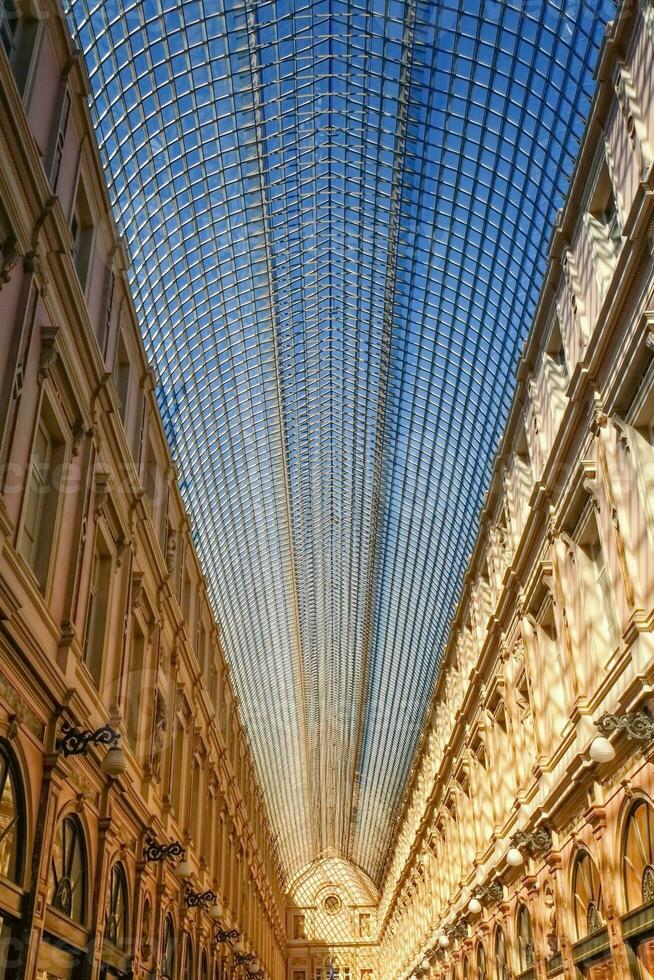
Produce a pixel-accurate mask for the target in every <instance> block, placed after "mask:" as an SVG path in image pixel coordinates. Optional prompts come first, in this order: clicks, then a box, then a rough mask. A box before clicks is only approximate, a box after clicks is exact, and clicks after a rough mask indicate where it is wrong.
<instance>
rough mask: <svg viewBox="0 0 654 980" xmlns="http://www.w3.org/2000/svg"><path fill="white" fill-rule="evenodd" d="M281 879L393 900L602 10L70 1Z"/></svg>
mask: <svg viewBox="0 0 654 980" xmlns="http://www.w3.org/2000/svg"><path fill="white" fill-rule="evenodd" d="M69 2H70V9H69V11H68V13H69V16H70V18H71V21H72V23H73V26H74V30H75V32H76V36H77V38H78V43H79V44H80V47H81V48H82V49H83V51H84V54H85V56H86V60H87V64H88V69H89V74H90V78H91V83H92V89H93V113H94V120H95V125H96V128H97V135H98V140H99V143H100V147H101V153H102V159H103V162H104V167H105V172H106V177H107V180H108V184H109V188H110V193H111V197H112V200H113V202H114V206H115V213H116V217H117V220H118V224H119V226H120V228H121V231H123V232H124V234H125V236H126V239H127V241H128V244H129V248H130V251H131V255H132V258H133V268H132V273H131V275H132V283H133V288H134V293H135V297H136V304H137V311H138V315H139V318H140V322H141V325H142V329H143V334H144V337H145V341H146V346H147V349H148V353H149V356H150V358H151V359H152V361H153V363H154V366H155V368H156V371H157V374H158V378H159V381H160V387H159V399H160V405H161V409H162V413H163V417H164V422H165V426H166V431H167V435H168V438H169V440H170V443H171V446H172V448H173V452H174V454H175V456H176V458H177V460H178V463H179V466H180V470H181V474H182V482H183V492H184V494H185V498H186V502H187V505H188V507H189V510H190V512H191V514H192V517H193V519H194V533H195V543H196V546H197V548H198V550H199V553H200V555H201V558H202V561H203V564H204V568H205V571H206V573H207V576H208V579H209V581H210V583H211V589H212V594H213V600H214V603H215V608H216V612H217V615H218V617H219V619H220V621H221V623H222V626H223V629H224V634H225V639H226V648H227V655H228V657H229V660H230V663H231V666H232V669H233V673H234V676H235V682H236V687H237V691H238V694H239V696H240V702H241V710H242V714H243V716H244V721H245V723H246V727H247V731H248V735H249V738H250V741H251V743H252V747H253V750H254V754H255V760H256V764H257V767H258V774H259V777H260V780H261V783H262V785H263V787H264V792H265V797H266V799H267V804H268V807H269V812H270V816H271V819H272V823H273V826H274V829H275V830H276V833H277V835H278V839H279V846H280V852H281V856H282V859H283V861H284V864H285V868H286V871H287V874H288V875H289V877H290V876H292V875H293V874H295V873H296V872H297V871H298V869H300V868H302V867H303V866H305V865H306V864H307V863H308V862H310V861H311V860H313V859H315V858H316V857H317V856H320V855H324V854H338V855H341V856H343V857H344V858H346V859H348V860H351V861H353V862H354V863H356V864H357V865H359V866H360V867H362V868H363V869H365V871H366V872H368V873H369V874H370V875H371V877H372V878H373V880H375V881H377V882H379V880H380V877H381V875H382V872H383V867H384V861H385V856H386V854H387V851H388V847H389V843H390V842H391V841H392V834H393V827H394V820H395V818H396V816H397V813H398V808H399V805H400V803H401V799H402V793H403V788H404V786H405V784H406V780H407V776H408V773H409V770H410V767H411V762H412V758H413V755H414V752H415V747H416V743H417V739H418V737H419V734H420V731H421V727H422V725H423V723H424V718H425V714H426V709H427V706H428V703H429V700H430V695H431V692H432V689H433V685H434V680H435V677H436V673H437V670H438V664H439V655H440V651H441V649H442V646H443V643H444V640H445V637H446V634H447V629H448V625H449V620H450V616H451V612H452V608H453V605H454V603H455V601H456V599H457V595H458V591H459V586H460V581H461V578H462V573H463V571H464V568H465V564H466V557H467V556H468V554H469V552H470V549H471V546H472V543H473V540H474V537H475V533H476V528H477V513H478V509H479V506H480V502H481V499H482V495H483V491H484V488H485V485H486V483H487V479H488V474H489V468H490V461H491V457H492V452H493V448H494V446H495V444H496V442H497V438H498V434H499V432H500V430H501V426H502V424H503V421H504V420H505V418H506V414H507V410H508V405H509V399H510V395H511V391H512V385H513V381H512V376H513V375H512V372H513V365H514V362H515V360H516V356H517V352H518V350H519V348H520V345H521V343H522V341H523V340H524V337H525V335H526V332H527V329H528V326H529V322H530V317H531V315H532V313H533V310H534V306H535V302H536V298H537V292H538V289H539V286H540V283H541V280H542V274H543V271H544V267H545V254H546V246H547V239H548V237H549V228H550V226H551V224H552V222H553V219H554V216H555V210H556V208H557V207H558V206H559V205H560V204H561V202H562V195H563V193H564V191H565V189H566V186H567V182H568V179H569V176H570V173H571V170H572V167H573V163H574V159H575V156H576V152H577V146H578V140H579V137H580V135H581V133H582V129H583V125H584V118H585V116H586V114H587V111H588V106H589V98H590V95H591V93H592V87H593V85H592V68H593V65H594V62H595V59H596V54H597V49H598V45H599V43H600V40H601V37H602V34H603V30H604V27H605V24H606V21H607V20H608V19H609V17H610V16H611V15H612V14H613V7H612V4H609V3H608V0H496V2H495V0H489V2H484V0H426V2H416V0H269V2H265V0H259V2H254V0H184V2H182V0H69Z"/></svg>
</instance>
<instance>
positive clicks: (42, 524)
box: [18, 403, 66, 590]
mask: <svg viewBox="0 0 654 980" xmlns="http://www.w3.org/2000/svg"><path fill="white" fill-rule="evenodd" d="M65 448H66V447H65V443H64V440H63V436H62V433H61V431H60V429H59V428H58V426H57V424H56V422H55V419H54V416H53V415H52V413H51V412H50V410H49V408H48V406H47V404H46V403H44V406H43V410H42V412H41V418H40V419H39V423H38V425H37V428H36V433H35V437H34V445H33V448H32V457H31V460H30V468H29V475H28V482H27V487H26V490H25V502H24V512H23V523H22V528H21V533H20V537H19V543H18V550H19V551H20V553H21V554H22V556H23V558H24V559H25V561H26V562H27V564H28V565H29V566H30V568H31V569H32V571H33V572H34V574H35V575H36V578H37V580H38V582H39V585H40V587H41V589H42V590H45V588H46V586H47V580H48V573H49V571H50V561H51V557H52V551H53V545H54V535H55V525H56V521H57V516H58V511H59V497H60V494H59V480H60V475H61V468H62V464H63V460H64V456H65Z"/></svg>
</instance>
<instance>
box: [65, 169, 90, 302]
mask: <svg viewBox="0 0 654 980" xmlns="http://www.w3.org/2000/svg"><path fill="white" fill-rule="evenodd" d="M70 232H71V235H72V238H73V248H72V251H71V255H72V259H73V263H74V265H75V269H76V270H77V275H78V278H79V281H80V285H81V287H82V291H84V290H85V289H86V282H87V279H88V274H89V267H90V264H91V247H92V244H93V221H92V218H91V209H90V207H89V203H88V199H87V197H86V192H85V190H84V185H83V184H82V182H81V181H80V183H79V186H78V188H77V198H76V200H75V207H74V209H73V215H72V218H71V222H70Z"/></svg>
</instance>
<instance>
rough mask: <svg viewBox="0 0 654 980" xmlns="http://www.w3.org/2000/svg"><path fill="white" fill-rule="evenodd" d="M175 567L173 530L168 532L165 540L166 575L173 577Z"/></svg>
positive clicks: (175, 548)
mask: <svg viewBox="0 0 654 980" xmlns="http://www.w3.org/2000/svg"><path fill="white" fill-rule="evenodd" d="M176 567H177V532H176V531H175V530H174V529H173V528H169V530H168V538H167V540H166V568H167V569H168V574H169V575H173V574H174V573H175V569H176Z"/></svg>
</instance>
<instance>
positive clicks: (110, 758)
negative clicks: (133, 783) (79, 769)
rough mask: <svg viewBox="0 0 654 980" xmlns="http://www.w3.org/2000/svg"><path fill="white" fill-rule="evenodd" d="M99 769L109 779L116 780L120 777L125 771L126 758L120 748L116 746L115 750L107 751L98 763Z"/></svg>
mask: <svg viewBox="0 0 654 980" xmlns="http://www.w3.org/2000/svg"><path fill="white" fill-rule="evenodd" d="M100 768H101V769H102V771H103V773H104V774H105V776H109V778H110V779H117V778H118V776H122V774H123V773H124V772H125V770H126V769H127V756H126V755H125V753H124V752H123V750H122V749H121V748H120V746H118V745H117V746H115V748H113V749H109V751H108V752H107V754H106V755H105V757H104V759H103V760H102V762H101V763H100Z"/></svg>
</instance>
